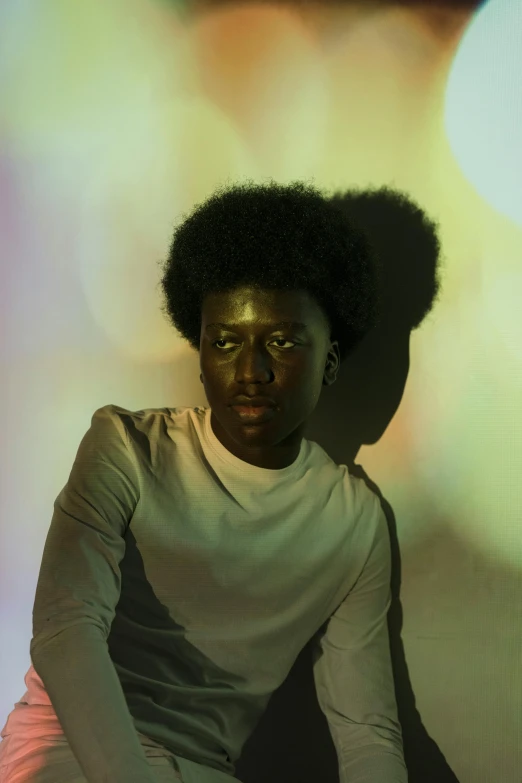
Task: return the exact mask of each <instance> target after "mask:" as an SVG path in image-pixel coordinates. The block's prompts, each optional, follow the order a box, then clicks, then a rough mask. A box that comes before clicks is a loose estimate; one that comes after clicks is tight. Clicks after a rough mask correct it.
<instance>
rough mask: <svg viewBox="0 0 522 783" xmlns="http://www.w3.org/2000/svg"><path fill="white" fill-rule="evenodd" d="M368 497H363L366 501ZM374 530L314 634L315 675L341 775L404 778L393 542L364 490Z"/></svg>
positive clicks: (388, 781)
mask: <svg viewBox="0 0 522 783" xmlns="http://www.w3.org/2000/svg"><path fill="white" fill-rule="evenodd" d="M366 504H367V505H366ZM365 505H366V508H367V509H368V511H366V512H364V520H361V522H363V521H364V524H365V525H366V524H367V525H368V526H371V528H372V530H373V531H374V534H373V537H372V544H371V548H370V551H369V555H368V558H367V560H366V563H365V566H364V568H363V570H362V572H361V574H360V576H359V578H358V579H357V581H356V583H355V585H354V587H353V589H352V590H351V591H350V592H349V593H348V595H347V596H346V598H345V599H344V600H343V601H342V603H341V604H340V606H339V607H338V608H337V609H336V611H335V612H334V613H333V615H332V616H331V617H330V619H329V620H328V622H327V623H326V625H325V626H323V628H322V629H321V631H320V632H319V633H318V634H317V635H316V637H314V639H313V641H312V650H313V660H314V680H315V685H316V691H317V698H318V701H319V705H320V707H321V709H322V711H323V713H324V714H325V716H326V718H327V720H328V725H329V728H330V733H331V735H332V739H333V742H334V745H335V748H336V751H337V756H338V759H339V777H340V783H407V780H408V773H407V769H406V765H405V762H404V755H403V746H402V731H401V726H400V723H399V720H398V715H397V703H396V699H395V689H394V683H393V673H392V666H391V657H390V645H389V636H388V627H387V614H388V609H389V607H390V603H391V590H390V577H391V548H390V538H389V533H388V527H387V524H386V518H385V516H384V514H383V511H382V509H381V506H380V502H379V500H378V498H377V497H376V496H375V495H374V494H373V493H371V497H366V498H365Z"/></svg>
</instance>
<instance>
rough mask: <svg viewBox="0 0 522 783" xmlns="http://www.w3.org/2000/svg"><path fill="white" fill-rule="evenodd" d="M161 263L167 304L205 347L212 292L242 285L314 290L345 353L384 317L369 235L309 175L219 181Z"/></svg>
mask: <svg viewBox="0 0 522 783" xmlns="http://www.w3.org/2000/svg"><path fill="white" fill-rule="evenodd" d="M161 263H162V273H163V274H162V279H161V281H160V285H161V288H162V291H163V296H164V304H163V305H162V308H161V309H162V311H163V312H164V313H165V315H166V316H167V317H168V319H169V321H170V322H171V323H172V324H173V325H174V327H175V328H176V329H177V330H178V332H179V333H180V334H181V335H182V336H183V337H184V338H185V339H186V340H187V341H188V342H189V343H190V345H191V346H192V347H193V348H195V349H196V350H198V351H199V345H200V331H201V311H202V304H203V301H204V299H205V297H206V296H207V295H208V294H210V293H214V292H219V293H221V292H225V291H231V290H234V289H235V288H237V287H239V286H242V285H249V286H251V287H253V288H255V289H256V290H262V289H265V290H267V289H272V290H273V289H276V290H286V291H290V290H294V291H295V290H306V291H308V292H309V293H310V294H311V295H312V296H313V297H314V299H315V301H316V302H317V303H318V305H319V306H320V307H321V308H322V310H323V311H324V313H325V315H326V317H327V319H328V322H329V325H330V338H331V339H332V340H334V339H335V340H338V342H339V353H340V358H341V360H343V359H345V358H346V356H347V355H348V354H349V353H350V351H351V349H352V348H353V347H354V346H355V345H356V344H357V343H359V342H360V340H361V339H362V338H363V337H364V336H365V334H367V332H369V331H370V330H371V329H372V328H373V327H374V326H375V325H376V324H377V322H378V319H379V315H378V314H379V311H380V308H379V285H378V280H377V272H376V264H375V258H374V255H373V250H372V247H371V245H370V243H369V241H368V238H367V236H366V234H365V233H364V231H362V230H361V229H359V228H356V227H355V225H353V224H352V223H351V221H350V220H349V219H348V218H347V217H346V215H343V213H342V212H341V210H339V209H337V208H335V207H334V206H332V204H331V203H330V202H329V201H328V199H327V198H326V197H325V196H324V195H323V194H321V193H320V192H319V191H318V190H317V189H316V188H315V187H313V186H312V185H309V184H305V183H303V182H293V183H291V184H289V185H282V184H277V183H275V182H273V181H270V183H269V184H265V185H258V184H254V183H253V182H251V181H248V182H246V183H245V184H235V185H233V186H230V187H221V188H219V189H218V190H217V191H216V192H214V194H213V195H212V196H211V197H210V198H209V199H207V200H206V201H205V202H203V203H202V204H199V205H198V206H197V207H196V208H195V209H194V210H193V211H192V212H191V214H190V215H189V216H188V217H186V216H184V219H183V221H182V222H181V223H180V225H178V227H177V228H176V229H175V232H174V237H173V240H172V244H171V247H170V252H169V255H168V258H167V260H166V261H165V262H161Z"/></svg>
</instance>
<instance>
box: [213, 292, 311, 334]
mask: <svg viewBox="0 0 522 783" xmlns="http://www.w3.org/2000/svg"><path fill="white" fill-rule="evenodd" d="M317 310H318V307H317V304H316V303H315V301H314V300H313V298H312V297H311V296H310V295H309V293H308V292H307V291H281V290H266V289H262V290H256V289H252V288H247V287H242V288H236V289H234V290H232V291H226V292H216V293H212V294H209V295H208V296H207V297H206V298H205V300H204V302H203V307H202V316H203V321H204V322H205V323H207V324H210V323H220V324H229V325H230V324H231V323H232V322H233V323H235V324H236V325H239V324H240V323H245V324H246V323H253V322H258V321H260V320H262V321H266V323H267V325H268V324H270V325H275V324H277V325H281V326H283V325H287V326H288V325H290V324H294V326H296V325H299V328H303V327H304V328H306V326H307V324H309V323H310V322H311V321H315V320H316V319H317Z"/></svg>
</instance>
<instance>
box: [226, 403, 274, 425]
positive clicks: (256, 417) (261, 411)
mask: <svg viewBox="0 0 522 783" xmlns="http://www.w3.org/2000/svg"><path fill="white" fill-rule="evenodd" d="M232 410H233V411H235V412H236V413H237V415H238V416H239V418H240V420H241V421H245V422H249V423H252V424H261V423H262V422H264V421H268V420H269V419H271V418H272V417H273V416H274V413H275V409H274V407H273V405H255V406H254V405H232Z"/></svg>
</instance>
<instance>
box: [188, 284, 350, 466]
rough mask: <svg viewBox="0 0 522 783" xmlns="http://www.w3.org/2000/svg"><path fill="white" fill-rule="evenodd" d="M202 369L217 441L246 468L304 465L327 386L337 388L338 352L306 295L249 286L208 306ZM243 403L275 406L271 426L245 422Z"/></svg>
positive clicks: (269, 420) (267, 422)
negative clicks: (309, 426)
mask: <svg viewBox="0 0 522 783" xmlns="http://www.w3.org/2000/svg"><path fill="white" fill-rule="evenodd" d="M282 321H284V322H288V325H281V324H280V322H282ZM220 324H223V325H220ZM291 324H294V325H291ZM298 324H302V325H301V326H299V325H298ZM200 367H201V372H202V376H203V377H202V380H203V384H204V387H205V392H206V395H207V399H208V402H209V405H210V408H211V409H212V415H211V424H212V429H213V431H214V433H215V435H216V437H217V438H218V440H219V441H220V442H221V443H222V444H223V445H224V446H225V448H227V449H228V450H229V451H230V452H231V453H232V454H234V455H235V456H237V457H238V458H239V459H242V460H244V461H245V462H249V463H250V464H252V465H257V466H258V467H266V468H272V469H279V468H282V467H285V466H286V465H289V464H291V463H292V462H293V461H294V459H295V458H296V457H297V454H298V453H299V448H300V445H301V439H302V437H303V431H304V426H305V423H306V420H307V419H308V417H309V416H310V414H311V413H312V411H313V410H314V408H315V407H316V405H317V402H318V400H319V396H320V394H321V389H322V386H323V380H324V383H325V384H326V385H329V384H330V383H333V382H334V381H335V377H336V374H337V370H338V367H339V350H338V344H337V342H336V341H335V342H333V343H331V342H330V339H329V325H328V322H327V319H326V318H325V316H324V314H323V312H322V310H321V308H320V307H319V306H318V305H317V303H316V302H315V300H313V298H312V297H310V296H309V295H308V294H307V292H306V291H279V290H278V291H269V290H263V291H256V290H254V289H252V288H249V287H247V286H245V287H241V288H237V289H235V290H234V291H229V292H227V293H220V294H212V295H210V296H208V297H207V298H206V299H205V301H204V302H203V308H202V323H201V339H200ZM237 395H246V396H254V395H258V396H262V397H268V398H270V399H271V400H273V402H274V406H273V408H272V409H271V410H269V411H268V413H267V416H266V420H264V421H262V420H259V421H255V420H252V419H246V418H245V417H244V416H243V417H242V416H241V415H240V414H239V413H238V412H237V411H236V410H235V409H234V408H233V407H232V404H233V403H234V398H235V397H236V396H237Z"/></svg>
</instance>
